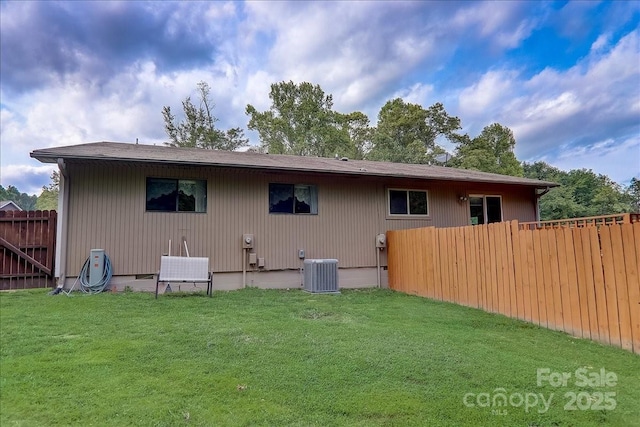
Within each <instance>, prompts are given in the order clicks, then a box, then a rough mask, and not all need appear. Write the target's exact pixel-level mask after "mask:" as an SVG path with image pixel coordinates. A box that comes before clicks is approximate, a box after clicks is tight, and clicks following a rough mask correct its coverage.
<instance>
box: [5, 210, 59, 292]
mask: <svg viewBox="0 0 640 427" xmlns="http://www.w3.org/2000/svg"><path fill="white" fill-rule="evenodd" d="M57 218H58V215H57V213H56V211H0V290H7V289H27V288H47V287H54V286H55V278H54V260H55V252H56V249H55V246H56V220H57Z"/></svg>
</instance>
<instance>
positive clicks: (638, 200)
mask: <svg viewBox="0 0 640 427" xmlns="http://www.w3.org/2000/svg"><path fill="white" fill-rule="evenodd" d="M625 194H626V196H627V200H628V203H629V207H630V210H631V212H638V213H640V179H637V178H631V182H630V183H629V187H627V189H626V190H625Z"/></svg>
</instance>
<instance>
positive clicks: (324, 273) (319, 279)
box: [303, 259, 340, 293]
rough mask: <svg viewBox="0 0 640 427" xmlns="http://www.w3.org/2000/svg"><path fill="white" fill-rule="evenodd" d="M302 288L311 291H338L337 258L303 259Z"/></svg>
mask: <svg viewBox="0 0 640 427" xmlns="http://www.w3.org/2000/svg"><path fill="white" fill-rule="evenodd" d="M303 285H304V290H305V291H307V292H312V293H335V292H340V288H339V286H338V260H337V259H307V260H305V261H304V283H303Z"/></svg>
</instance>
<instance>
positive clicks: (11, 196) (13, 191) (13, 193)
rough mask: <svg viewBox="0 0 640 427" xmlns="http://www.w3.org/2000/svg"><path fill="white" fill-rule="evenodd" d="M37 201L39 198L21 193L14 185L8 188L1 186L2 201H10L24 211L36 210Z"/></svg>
mask: <svg viewBox="0 0 640 427" xmlns="http://www.w3.org/2000/svg"><path fill="white" fill-rule="evenodd" d="M37 199H38V196H35V195H29V194H27V193H21V192H20V190H18V189H17V188H16V187H14V186H13V185H10V186H8V187H7V188H4V187H3V186H2V185H0V200H3V201H9V200H10V201H12V202H14V203H15V204H17V205H18V206H20V208H21V209H22V210H25V211H32V210H34V209H35V208H36V200H37Z"/></svg>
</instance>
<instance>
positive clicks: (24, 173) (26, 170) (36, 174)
mask: <svg viewBox="0 0 640 427" xmlns="http://www.w3.org/2000/svg"><path fill="white" fill-rule="evenodd" d="M56 169H57V166H54V165H44V166H30V165H9V166H3V167H2V172H1V173H0V185H2V186H3V187H5V188H6V187H8V186H9V185H13V186H15V187H16V188H17V189H18V190H20V192H21V193H27V194H32V195H33V194H36V195H38V194H40V193H41V192H42V187H43V186H45V185H49V184H50V183H51V179H50V178H51V173H52V172H53V171H54V170H56Z"/></svg>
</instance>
